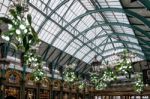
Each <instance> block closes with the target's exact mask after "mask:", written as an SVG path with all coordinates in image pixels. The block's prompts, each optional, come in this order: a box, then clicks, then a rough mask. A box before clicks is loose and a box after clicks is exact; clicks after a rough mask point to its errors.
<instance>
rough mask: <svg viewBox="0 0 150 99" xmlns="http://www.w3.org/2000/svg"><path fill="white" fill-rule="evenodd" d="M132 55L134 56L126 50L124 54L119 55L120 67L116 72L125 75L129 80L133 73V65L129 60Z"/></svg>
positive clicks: (117, 67) (118, 66)
mask: <svg viewBox="0 0 150 99" xmlns="http://www.w3.org/2000/svg"><path fill="white" fill-rule="evenodd" d="M131 55H132V54H131V53H129V52H128V51H127V50H124V51H123V53H120V54H118V56H119V57H120V62H118V65H117V66H116V72H118V73H120V74H122V75H125V76H126V78H128V79H130V78H131V72H132V65H131V62H129V60H128V59H130V56H131Z"/></svg>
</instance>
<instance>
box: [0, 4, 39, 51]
mask: <svg viewBox="0 0 150 99" xmlns="http://www.w3.org/2000/svg"><path fill="white" fill-rule="evenodd" d="M9 12H10V17H9V18H6V17H0V20H1V21H2V22H3V23H6V24H8V31H7V32H3V33H2V34H1V37H2V38H3V39H4V40H6V41H9V42H11V45H12V46H13V47H15V49H17V50H18V49H19V50H21V51H24V52H27V51H28V50H29V49H30V48H31V47H32V46H34V45H36V44H37V43H38V42H39V39H38V36H37V33H36V32H35V30H34V28H33V27H32V26H31V24H32V18H31V15H30V14H27V16H26V17H24V16H23V7H22V6H20V5H16V6H15V8H12V9H10V10H9Z"/></svg>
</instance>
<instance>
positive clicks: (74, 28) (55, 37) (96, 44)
mask: <svg viewBox="0 0 150 99" xmlns="http://www.w3.org/2000/svg"><path fill="white" fill-rule="evenodd" d="M9 6H10V1H9V0H1V1H0V12H1V13H7V12H8V7H9ZM112 7H115V8H122V6H121V4H120V2H119V0H29V8H30V10H29V13H31V15H32V17H33V26H34V27H35V29H36V30H37V32H38V33H39V37H40V39H41V40H43V41H44V42H47V43H48V44H51V45H53V46H54V47H56V48H58V49H60V50H62V51H65V52H66V53H68V54H70V55H73V56H75V57H76V58H79V59H81V60H83V61H84V62H86V63H90V62H91V61H92V58H93V57H94V55H98V59H99V60H100V59H102V58H103V59H105V60H106V61H113V60H115V58H116V56H114V55H112V54H113V52H114V51H115V50H116V52H122V51H123V50H124V49H126V48H129V50H130V51H132V52H135V53H138V54H140V55H141V56H144V54H143V52H142V49H141V46H139V42H138V40H137V38H136V36H135V34H134V31H133V30H132V28H129V27H126V26H124V25H120V26H119V25H111V24H108V25H104V26H103V25H102V26H98V27H95V28H91V27H93V26H95V25H100V24H103V23H108V22H110V23H111V22H117V23H125V24H129V21H128V19H127V17H126V14H125V13H120V12H115V11H106V12H105V11H104V12H96V13H90V14H88V15H85V16H84V17H81V18H80V19H78V20H76V21H74V22H72V23H71V24H69V23H70V22H71V21H72V20H73V19H75V18H76V17H78V16H80V15H82V14H84V13H86V12H88V11H90V10H97V9H101V8H112ZM0 15H1V14H0ZM86 30H88V31H86ZM108 56H109V57H108ZM142 59H144V57H136V59H134V61H139V60H142Z"/></svg>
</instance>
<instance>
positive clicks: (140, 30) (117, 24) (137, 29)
mask: <svg viewBox="0 0 150 99" xmlns="http://www.w3.org/2000/svg"><path fill="white" fill-rule="evenodd" d="M107 24H109V25H115V26H125V27H128V28H132V29H134V30H136V31H139V32H141V33H143V34H144V35H146V36H147V37H149V38H150V35H149V34H148V33H146V32H145V31H144V30H142V29H140V28H138V27H136V26H132V25H129V24H125V23H119V22H109V23H102V24H100V25H95V26H92V27H90V28H87V29H86V30H84V31H83V32H81V33H82V34H83V33H86V32H88V31H89V30H91V29H93V28H97V27H100V26H107ZM124 35H128V34H124ZM79 36H80V34H78V35H77V37H79ZM129 37H130V36H129ZM131 37H133V36H131ZM136 37H137V36H136ZM138 38H139V37H138ZM140 40H144V39H140ZM72 41H73V40H71V41H70V42H69V44H70V43H71V42H72ZM120 42H121V41H120ZM123 43H125V42H123ZM145 43H146V44H148V45H150V43H149V42H145ZM133 44H136V45H137V46H138V44H137V43H133ZM83 47H84V46H81V47H80V48H79V49H78V50H77V51H76V52H75V53H74V55H75V54H76V53H77V52H78V51H79V50H80V49H82V48H83ZM97 47H100V46H96V47H95V48H97Z"/></svg>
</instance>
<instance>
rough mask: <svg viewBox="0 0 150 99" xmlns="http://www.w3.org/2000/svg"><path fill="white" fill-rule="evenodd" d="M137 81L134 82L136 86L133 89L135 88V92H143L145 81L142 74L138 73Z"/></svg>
mask: <svg viewBox="0 0 150 99" xmlns="http://www.w3.org/2000/svg"><path fill="white" fill-rule="evenodd" d="M135 80H136V81H135V82H134V86H133V89H134V90H135V92H137V93H141V92H143V90H144V83H143V79H142V74H139V73H138V74H136V79H135Z"/></svg>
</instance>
